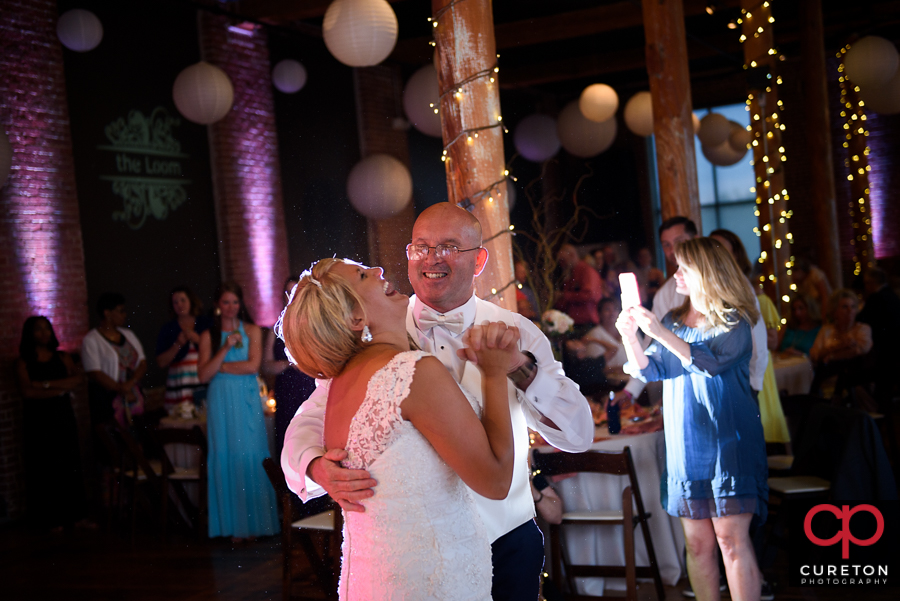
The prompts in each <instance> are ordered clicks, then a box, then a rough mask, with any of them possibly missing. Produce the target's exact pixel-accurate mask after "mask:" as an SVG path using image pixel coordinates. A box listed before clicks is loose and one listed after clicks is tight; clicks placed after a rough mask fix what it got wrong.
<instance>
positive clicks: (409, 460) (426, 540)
mask: <svg viewBox="0 0 900 601" xmlns="http://www.w3.org/2000/svg"><path fill="white" fill-rule="evenodd" d="M424 355H425V353H423V352H421V351H410V352H404V353H399V354H398V355H396V356H395V357H394V358H393V359H391V361H390V362H389V363H388V364H387V365H386V366H385V367H383V368H382V369H380V370H379V371H378V372H376V374H375V375H374V376H373V377H372V379H371V380H370V381H369V386H368V391H367V394H366V398H365V400H364V401H363V402H362V404H361V405H360V407H359V409H358V410H357V412H356V416H355V417H354V418H353V421H352V422H351V423H350V429H349V432H348V435H347V449H346V450H347V453H348V455H349V456H348V458H347V459H346V460H345V461H344V462H343V465H344V467H348V468H355V469H366V470H368V471H369V473H370V474H371V475H372V477H373V478H375V479H376V480H377V481H378V486H376V487H375V496H374V497H372V498H370V499H367V500H366V501H364V503H365V506H366V511H365V513H359V512H347V513H345V514H344V543H343V547H342V552H343V559H342V565H341V579H340V589H339V590H340V598H341V599H342V600H345V601H375V600H379V601H381V600H386V599H391V600H401V599H405V600H410V601H412V600H415V601H425V600H450V599H453V600H460V601H463V600H477V601H490V598H491V547H490V543H489V541H488V536H487V533H486V531H485V528H484V525H483V523H482V521H481V517H480V516H479V514H478V512H477V510H476V508H475V505H474V503H473V501H472V498H471V496H470V493H469V490H468V488H467V487H466V486H465V485H464V484H463V482H462V480H460V478H459V476H457V475H456V472H454V471H453V470H452V469H450V467H449V466H448V465H447V464H446V463H444V461H443V460H441V458H440V457H439V456H438V454H437V452H435V450H434V449H433V448H432V446H431V445H430V444H429V443H428V441H427V440H426V439H425V437H424V436H422V434H421V433H419V431H418V430H416V429H415V428H414V427H413V425H412V423H411V422H408V421H404V420H403V417H402V416H401V413H400V404H401V403H402V401H403V400H404V399H405V398H406V397H407V396H408V395H409V387H410V384H411V383H412V379H413V373H414V372H415V366H416V362H417V361H418V360H419V359H421V358H422V356H424ZM466 397H467V398H468V399H469V403H471V404H472V406H473V408H474V409H475V411H476V412H477V413H479V414H480V412H481V409H480V407H479V405H478V403H477V402H476V401H475V400H474V399H472V398H471V397H470V395H468V394H467V395H466Z"/></svg>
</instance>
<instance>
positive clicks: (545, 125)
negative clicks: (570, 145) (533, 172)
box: [513, 115, 559, 163]
mask: <svg viewBox="0 0 900 601" xmlns="http://www.w3.org/2000/svg"><path fill="white" fill-rule="evenodd" d="M513 144H515V146H516V150H517V151H518V152H519V154H521V155H522V156H523V157H525V158H526V159H528V160H529V161H532V162H534V163H543V162H544V161H546V160H547V159H550V158H553V156H555V155H556V153H557V152H559V136H557V135H556V120H554V119H553V117H549V116H547V115H529V116H528V117H525V118H524V119H522V120H521V121H519V124H518V125H516V129H515V131H514V132H513Z"/></svg>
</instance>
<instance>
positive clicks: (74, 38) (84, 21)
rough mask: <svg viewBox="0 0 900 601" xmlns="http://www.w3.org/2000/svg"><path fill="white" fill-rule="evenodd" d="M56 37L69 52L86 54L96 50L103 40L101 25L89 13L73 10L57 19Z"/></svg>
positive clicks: (98, 20)
mask: <svg viewBox="0 0 900 601" xmlns="http://www.w3.org/2000/svg"><path fill="white" fill-rule="evenodd" d="M56 35H57V37H59V41H60V42H62V45H63V46H65V47H66V48H68V49H69V50H74V51H75V52H87V51H88V50H93V49H94V48H96V47H97V46H98V45H99V44H100V41H101V40H102V39H103V23H101V22H100V19H98V18H97V15H95V14H94V13H92V12H91V11H89V10H84V9H81V8H73V9H72V10H69V11H66V12H64V13H63V14H62V15H61V16H60V17H59V21H57V22H56Z"/></svg>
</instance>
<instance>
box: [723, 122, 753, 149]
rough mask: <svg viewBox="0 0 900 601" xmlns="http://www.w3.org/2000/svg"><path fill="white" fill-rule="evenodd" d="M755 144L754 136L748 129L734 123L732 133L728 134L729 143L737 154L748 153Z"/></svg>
mask: <svg viewBox="0 0 900 601" xmlns="http://www.w3.org/2000/svg"><path fill="white" fill-rule="evenodd" d="M751 142H753V134H752V133H750V132H749V131H747V128H745V127H741V126H740V125H738V124H737V123H734V122H733V121H732V126H731V133H730V134H728V143H729V144H731V148H732V149H734V151H735V152H746V151H747V150H748V148H749V146H750V143H751Z"/></svg>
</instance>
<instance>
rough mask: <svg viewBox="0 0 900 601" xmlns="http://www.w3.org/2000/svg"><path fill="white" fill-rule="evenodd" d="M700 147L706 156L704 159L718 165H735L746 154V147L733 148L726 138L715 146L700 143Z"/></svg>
mask: <svg viewBox="0 0 900 601" xmlns="http://www.w3.org/2000/svg"><path fill="white" fill-rule="evenodd" d="M700 149H701V151H702V152H703V156H705V157H706V160H707V161H709V162H710V163H712V164H713V165H716V166H718V167H730V166H731V165H735V164H737V163H738V162H739V161H740V160H741V159H742V158H744V155H745V154H747V149H746V148H745V149H744V150H735V149H734V148H732V147H731V143H729V141H728V140H725V141H724V142H722V143H721V144H719V145H718V146H716V147H715V148H709V147H707V146H702V145H701V146H700Z"/></svg>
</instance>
